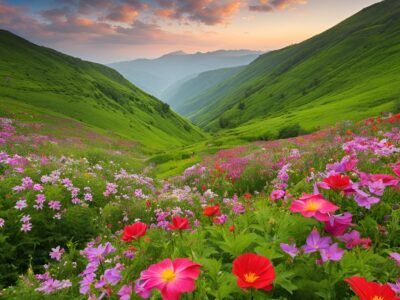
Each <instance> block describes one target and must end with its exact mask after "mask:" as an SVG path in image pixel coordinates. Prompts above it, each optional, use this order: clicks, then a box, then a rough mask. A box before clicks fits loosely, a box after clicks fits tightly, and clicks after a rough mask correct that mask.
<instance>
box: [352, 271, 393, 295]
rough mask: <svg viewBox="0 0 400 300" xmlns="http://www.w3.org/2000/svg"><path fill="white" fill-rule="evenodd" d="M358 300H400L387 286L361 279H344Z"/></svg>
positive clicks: (355, 277) (354, 277)
mask: <svg viewBox="0 0 400 300" xmlns="http://www.w3.org/2000/svg"><path fill="white" fill-rule="evenodd" d="M345 281H346V282H347V283H348V284H349V285H350V287H351V289H352V290H353V292H354V293H356V295H357V296H358V297H359V299H360V300H400V297H397V296H396V293H395V292H394V291H393V290H392V289H391V288H390V286H389V285H388V284H380V283H376V282H369V281H367V280H365V278H363V277H357V276H353V277H350V278H347V279H345Z"/></svg>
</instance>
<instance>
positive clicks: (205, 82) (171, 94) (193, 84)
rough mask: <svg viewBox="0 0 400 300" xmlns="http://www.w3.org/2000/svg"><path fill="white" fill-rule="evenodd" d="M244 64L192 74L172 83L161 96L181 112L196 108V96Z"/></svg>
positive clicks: (238, 69) (230, 75) (235, 71)
mask: <svg viewBox="0 0 400 300" xmlns="http://www.w3.org/2000/svg"><path fill="white" fill-rule="evenodd" d="M243 69H244V66H240V67H233V68H224V69H217V70H212V71H206V72H203V73H200V74H199V75H192V76H189V77H188V78H185V79H183V80H181V81H178V82H176V83H175V84H173V85H171V86H170V87H169V88H168V89H167V90H166V91H165V92H164V93H163V94H162V96H161V98H162V99H163V100H164V101H166V102H167V103H169V104H170V105H171V106H172V108H173V109H174V110H175V111H177V112H179V113H181V114H185V113H187V112H190V111H193V110H195V109H196V107H197V105H198V102H196V97H197V96H199V95H200V94H202V93H203V92H205V91H207V90H208V89H209V88H211V87H213V86H216V85H218V84H219V83H220V82H222V81H224V80H226V79H227V78H230V77H232V76H233V75H235V74H237V73H238V72H239V71H241V70H243Z"/></svg>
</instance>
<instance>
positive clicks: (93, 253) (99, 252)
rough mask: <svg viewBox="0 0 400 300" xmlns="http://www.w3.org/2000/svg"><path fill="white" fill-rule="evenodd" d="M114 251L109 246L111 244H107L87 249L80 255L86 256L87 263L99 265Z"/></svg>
mask: <svg viewBox="0 0 400 300" xmlns="http://www.w3.org/2000/svg"><path fill="white" fill-rule="evenodd" d="M114 251H115V248H114V247H113V246H112V245H111V243H109V242H107V243H106V244H105V245H104V246H103V245H98V246H97V248H95V247H87V248H86V249H84V250H83V251H82V255H84V256H86V258H87V259H88V260H89V262H91V263H95V264H99V263H101V262H102V261H103V260H104V259H105V257H106V256H107V255H108V254H110V253H111V252H114Z"/></svg>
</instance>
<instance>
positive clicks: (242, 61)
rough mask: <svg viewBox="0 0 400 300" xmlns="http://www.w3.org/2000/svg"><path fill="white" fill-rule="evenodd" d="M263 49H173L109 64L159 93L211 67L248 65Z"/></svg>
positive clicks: (151, 91)
mask: <svg viewBox="0 0 400 300" xmlns="http://www.w3.org/2000/svg"><path fill="white" fill-rule="evenodd" d="M260 54H261V52H259V51H250V50H219V51H214V52H207V53H201V52H197V53H195V54H187V53H184V52H182V51H177V52H172V53H169V54H166V55H163V56H161V57H159V58H157V59H136V60H132V61H123V62H118V63H113V64H110V67H112V68H114V69H116V70H117V71H118V72H120V73H121V74H122V75H124V77H125V78H127V79H128V80H129V81H131V82H132V83H134V84H135V85H137V86H138V87H140V88H141V89H143V90H145V91H146V92H148V93H150V94H153V95H155V96H157V97H160V96H162V93H163V92H164V91H165V90H166V89H167V88H168V87H170V86H171V85H173V84H174V83H176V82H178V81H181V80H182V79H185V78H187V77H188V76H191V75H195V74H199V73H202V72H205V71H209V70H215V69H220V68H229V67H236V66H242V65H247V64H249V63H250V62H252V61H253V60H254V59H256V58H257V57H258V56H259V55H260Z"/></svg>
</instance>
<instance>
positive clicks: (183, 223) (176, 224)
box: [168, 216, 190, 230]
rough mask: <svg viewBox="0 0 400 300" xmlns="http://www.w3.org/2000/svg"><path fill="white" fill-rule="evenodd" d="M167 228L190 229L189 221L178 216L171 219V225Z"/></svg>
mask: <svg viewBox="0 0 400 300" xmlns="http://www.w3.org/2000/svg"><path fill="white" fill-rule="evenodd" d="M168 228H169V229H171V230H184V229H190V225H189V220H188V219H187V218H181V217H180V216H175V217H173V218H172V224H169V225H168Z"/></svg>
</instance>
